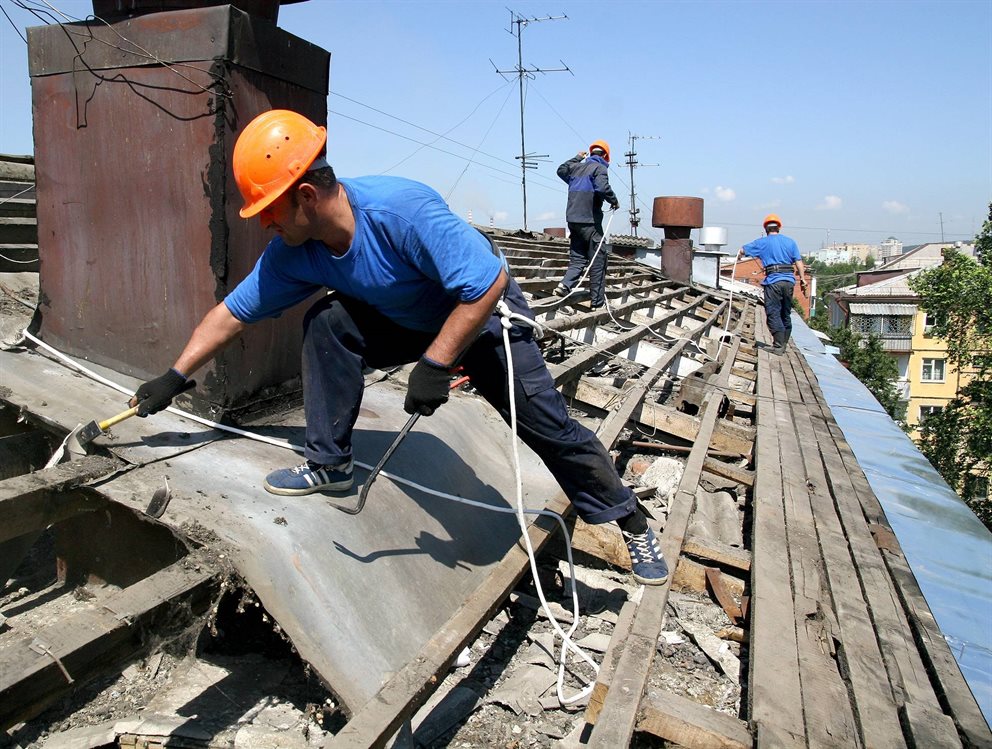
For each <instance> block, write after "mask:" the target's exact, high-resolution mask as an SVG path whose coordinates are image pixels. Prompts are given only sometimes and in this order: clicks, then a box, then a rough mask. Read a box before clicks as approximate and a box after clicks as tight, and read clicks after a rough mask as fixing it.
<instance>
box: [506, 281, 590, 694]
mask: <svg viewBox="0 0 992 749" xmlns="http://www.w3.org/2000/svg"><path fill="white" fill-rule="evenodd" d="M496 311H497V312H499V314H500V317H501V318H502V320H501V322H502V326H503V347H504V349H505V350H506V378H507V383H508V390H509V398H510V431H511V432H512V433H513V473H514V479H515V483H516V490H517V522H518V523H519V524H520V531H521V533H522V535H523V539H524V544H525V546H526V547H527V557H528V558H529V560H530V569H531V574H532V575H533V576H534V588H535V590H536V591H537V597H538V599H539V600H540V601H541V607H542V608H543V609H544V613H545V614H546V615H547V617H548V621H550V622H551V626H552V628H553V629H554V630H555V632H556V633H557V634H558V636H559V637H561V651H560V653H559V656H558V681H557V684H556V689H557V692H558V701H559V702H560V703H561V704H562V705H570V704H572V703H573V702H578V701H579V700H581V699H583V698H585V697H588V696H589V695H590V694H592V690H593V688H594V687H595V686H596V680H595V679H592V680H591V681H587V682H586V686H585V687H584V688H583V689H581V690H580V691H579V692H577V693H576V694H575V695H573V696H572V697H565V694H564V682H565V663H566V661H567V659H568V651H569V650H571V651H572V652H573V653H575V654H576V655H578V656H579V657H580V658H581V659H582V660H584V661H585V662H586V663H588V664H589V665H590V666H592V668H593V671H594V672H595V673H596V674H597V675H598V674H599V666H598V665H597V664H596V662H595V661H593V660H592V659H591V658H590V657H589V656H588V655H587V654H586V653H585V652H584V651H583V650H582V648H580V647H579V646H578V645H576V644H575V643H574V642H573V641H572V635H573V634H574V633H575V630H576V628H577V627H578V626H579V595H578V591H577V590H576V586H575V567H574V565H573V563H572V540H571V538H570V537H569V535H568V532H567V531H565V530H563V531H562V532H563V533H564V534H565V541H566V544H565V548H566V549H567V550H568V576H569V582H570V584H571V592H572V626H571V628H569V630H568V632H567V633H566V632H565V631H564V630H563V629H562V628H561V625H560V624H559V623H558V620H557V619H555V617H554V614H553V613H552V611H551V607H550V606H549V605H548V602H547V600H546V599H545V597H544V589H543V588H542V587H541V580H540V577H539V575H538V572H537V559H536V558H535V556H534V548H533V546H532V545H531V542H530V536H529V535H528V533H527V525H526V521H525V520H524V505H523V502H524V499H523V479H522V474H521V470H520V451H519V447H518V445H517V400H516V397H515V392H514V384H513V356H512V354H511V353H510V328H511V327H512V324H513V323H512V322H511V317H512V313H511V312H510V308H509V307H508V306H507V304H506V302H504V301H503V300H502V299H501V300H500V301H499V302H498V303H497V305H496Z"/></svg>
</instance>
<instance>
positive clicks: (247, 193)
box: [233, 109, 327, 218]
mask: <svg viewBox="0 0 992 749" xmlns="http://www.w3.org/2000/svg"><path fill="white" fill-rule="evenodd" d="M326 142H327V130H326V129H324V128H322V127H320V126H318V125H315V124H313V123H312V122H310V120H308V119H307V118H306V117H304V116H303V115H301V114H297V113H296V112H290V111H288V110H286V109H270V110H269V111H268V112H263V113H262V114H260V115H258V117H256V118H255V119H253V120H252V121H251V122H249V123H248V125H247V126H246V127H245V129H244V130H242V131H241V135H239V136H238V142H237V143H235V144H234V160H233V163H234V181H235V182H237V183H238V190H240V191H241V197H242V198H244V201H245V204H244V207H243V208H242V209H241V211H240V214H241V218H251V217H252V216H255V215H256V214H258V213H260V212H261V211H263V210H264V209H265V208H267V207H268V206H269V205H271V204H272V203H273V202H274V201H275V200H276V199H277V198H278V197H279V196H280V195H282V194H283V193H284V192H286V190H288V189H289V188H290V187H291V186H292V185H293V183H294V182H296V180H297V179H299V178H300V176H301V175H302V174H303V173H304V172H306V170H307V169H309V168H310V165H311V164H312V163H313V162H314V160H315V159H316V158H317V157H318V156H319V155H320V152H321V151H322V150H323V149H324V144H325V143H326Z"/></svg>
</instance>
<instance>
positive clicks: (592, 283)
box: [561, 223, 608, 307]
mask: <svg viewBox="0 0 992 749" xmlns="http://www.w3.org/2000/svg"><path fill="white" fill-rule="evenodd" d="M568 231H569V245H568V270H566V271H565V277H564V278H563V279H562V280H561V282H562V283H563V284H564V285H565V286H567V287H568V288H569V289H572V288H574V287H575V284H576V282H577V281H578V280H579V278H580V277H581V276H582V271H584V270H585V268H586V266H587V265H589V262H590V261H591V260H592V258H593V255H595V256H596V260H595V261H594V262H593V263H592V266H591V267H590V268H589V293H590V295H591V297H592V298H591V300H590V301H591V303H592V306H593V307H602V306H603V302H604V299H603V284H604V282H605V281H606V255H607V249H608V248H607V245H606V242H603V246H602V249H600V250H599V254H598V255H596V249H597V248H599V246H600V245H599V243H600V241H602V239H603V229H602V227H600V226H597V225H596V224H575V223H569V224H568Z"/></svg>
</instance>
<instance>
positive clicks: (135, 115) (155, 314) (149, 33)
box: [28, 0, 330, 418]
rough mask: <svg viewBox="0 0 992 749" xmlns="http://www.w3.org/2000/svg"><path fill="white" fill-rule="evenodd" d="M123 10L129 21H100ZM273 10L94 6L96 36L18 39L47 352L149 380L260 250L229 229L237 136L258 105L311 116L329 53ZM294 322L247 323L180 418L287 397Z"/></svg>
mask: <svg viewBox="0 0 992 749" xmlns="http://www.w3.org/2000/svg"><path fill="white" fill-rule="evenodd" d="M124 5H126V6H127V7H128V12H129V13H134V12H137V13H138V15H128V16H124V15H119V14H118V15H115V14H114V13H113V12H112V11H113V9H114V8H117V7H121V6H124ZM163 5H165V6H167V7H169V8H176V7H178V6H182V5H186V6H189V7H186V8H182V9H179V10H167V11H162V12H154V11H155V10H157V9H159V8H162V7H163ZM238 5H240V6H242V7H244V8H247V9H249V10H251V11H252V13H247V12H245V11H244V10H241V9H239V8H238V7H235V6H238ZM204 6H207V7H204ZM278 6H279V2H278V0H239V1H238V2H235V5H221V4H219V3H214V2H212V0H169V1H168V2H163V0H129V1H128V2H127V3H121V2H120V1H119V0H95V2H94V10H95V11H99V12H100V13H103V12H109V13H110V16H111V17H110V18H108V19H107V23H103V22H102V21H97V20H90V21H84V22H80V23H72V24H65V25H58V24H52V25H48V26H40V27H34V28H31V29H28V53H29V70H30V75H31V91H32V107H33V115H34V136H35V167H36V172H37V205H38V227H39V257H40V271H39V282H40V286H41V299H42V302H41V306H40V310H41V312H42V323H41V328H40V335H41V337H42V338H43V339H44V340H45V341H47V342H48V343H49V344H51V345H53V346H55V347H56V348H58V349H61V350H63V351H65V352H67V353H69V354H71V355H74V356H77V357H80V358H84V359H87V360H89V361H92V362H95V363H97V364H100V365H103V366H106V367H109V368H110V369H113V370H115V371H117V372H120V373H122V374H125V375H130V376H133V377H136V378H140V379H147V378H149V377H152V376H156V375H159V374H161V373H162V372H164V371H165V370H166V369H168V368H169V366H171V365H172V363H173V362H174V361H175V359H176V357H177V356H178V354H179V352H180V350H181V348H182V346H183V345H184V344H185V342H186V340H187V338H188V337H189V334H190V333H191V332H192V330H193V328H194V327H195V326H196V324H197V323H198V322H199V320H200V318H202V317H203V315H204V314H205V313H206V312H208V311H209V310H210V309H211V308H213V307H214V305H216V304H217V303H218V302H220V301H221V300H222V299H223V298H224V297H225V296H226V295H227V293H228V292H230V291H231V290H232V289H233V288H234V286H235V285H236V284H237V283H238V282H239V281H240V280H241V279H242V278H243V277H244V276H245V275H247V273H248V272H249V271H250V270H251V268H252V266H253V265H254V264H255V261H256V260H257V259H258V256H259V254H260V253H261V250H262V249H263V248H264V247H265V245H266V243H267V241H268V240H269V239H270V238H271V237H270V235H269V234H268V233H267V232H265V231H263V229H262V228H261V225H260V223H259V221H258V220H257V219H254V220H251V221H245V220H244V219H242V218H240V217H239V215H238V210H239V208H240V207H241V197H240V195H239V193H238V190H237V187H236V185H235V182H234V175H233V173H232V169H231V154H232V152H233V149H234V142H235V140H236V138H237V135H238V133H239V132H240V131H241V129H242V128H243V127H244V126H245V125H247V124H248V122H250V121H251V119H252V118H253V117H255V115H257V114H259V113H260V112H263V111H265V110H268V109H272V108H285V109H294V110H296V111H299V112H301V113H302V114H304V115H306V116H308V117H310V118H311V119H312V120H314V121H315V122H317V123H324V122H325V121H326V116H327V91H328V81H329V71H330V53H329V52H327V51H325V50H323V49H321V48H319V47H317V46H315V45H313V44H310V43H309V42H306V41H304V40H303V39H300V38H298V37H296V36H293V35H292V34H289V33H288V32H286V31H283V30H282V29H279V28H278V27H277V26H276V25H275V17H276V12H277V10H278ZM79 39H91V41H90V42H89V43H87V44H79V43H78V41H76V40H79ZM145 51H147V54H145ZM304 311H305V305H304V306H303V309H301V308H296V309H294V310H292V311H290V312H288V313H287V314H286V315H284V316H283V317H281V318H279V319H278V320H274V321H266V322H263V323H259V324H257V325H253V326H251V327H250V328H249V329H248V330H247V331H246V332H245V334H244V344H243V345H239V344H237V343H236V344H234V345H232V346H229V347H228V348H227V349H226V350H225V351H224V352H223V353H221V354H220V355H219V356H218V357H217V359H216V360H215V361H214V362H212V363H211V364H209V365H208V366H207V367H206V368H204V370H202V371H201V372H199V373H198V374H197V377H196V379H197V382H198V383H199V385H198V387H197V389H196V391H195V394H193V405H192V407H193V409H194V410H196V411H198V412H200V413H202V414H206V415H209V416H212V417H215V418H216V417H219V416H221V415H223V414H226V413H233V414H235V415H236V414H238V413H245V412H253V411H255V410H258V409H259V408H260V407H261V406H260V404H261V403H262V402H264V401H263V398H262V396H263V395H265V396H268V395H272V394H279V393H283V392H285V393H290V392H293V393H295V392H296V391H297V390H298V388H299V385H298V377H299V373H300V346H301V335H300V333H299V331H300V327H301V321H302V316H303V312H304Z"/></svg>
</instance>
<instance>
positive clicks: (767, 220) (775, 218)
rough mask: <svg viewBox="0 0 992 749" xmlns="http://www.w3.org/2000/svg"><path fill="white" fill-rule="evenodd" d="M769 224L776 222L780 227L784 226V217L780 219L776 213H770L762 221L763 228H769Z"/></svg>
mask: <svg viewBox="0 0 992 749" xmlns="http://www.w3.org/2000/svg"><path fill="white" fill-rule="evenodd" d="M768 224H775V225H776V226H777V227H778V228H779V229H781V228H782V219H780V218H779V217H778V216H777V215H776V214H774V213H769V214H768V215H767V216H765V220H764V221H762V222H761V228H763V229H767V228H768Z"/></svg>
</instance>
